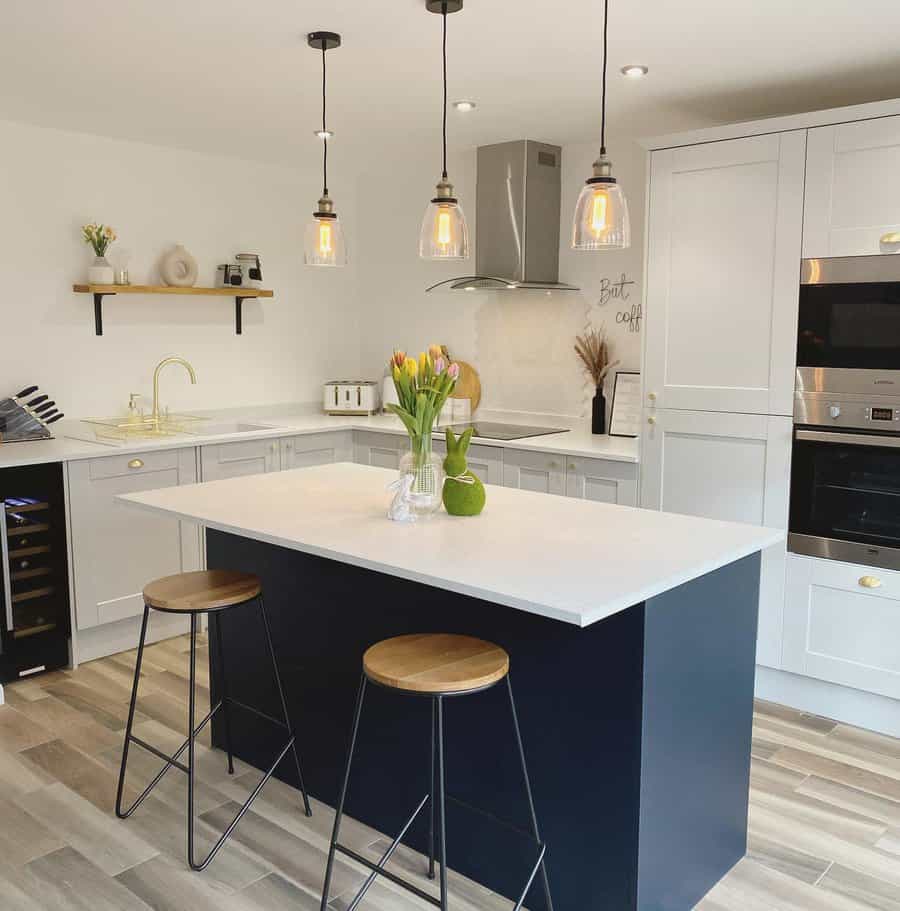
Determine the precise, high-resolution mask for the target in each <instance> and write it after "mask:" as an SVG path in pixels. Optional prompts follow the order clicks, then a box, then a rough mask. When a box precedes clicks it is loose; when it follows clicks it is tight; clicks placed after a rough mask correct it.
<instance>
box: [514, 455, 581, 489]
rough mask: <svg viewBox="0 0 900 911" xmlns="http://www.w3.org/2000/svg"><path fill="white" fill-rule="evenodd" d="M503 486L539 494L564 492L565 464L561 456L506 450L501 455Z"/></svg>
mask: <svg viewBox="0 0 900 911" xmlns="http://www.w3.org/2000/svg"><path fill="white" fill-rule="evenodd" d="M503 486H504V487H518V488H519V489H520V490H536V491H538V492H540V493H555V494H559V495H560V496H562V495H563V494H565V492H566V463H565V458H564V457H563V456H561V455H555V454H553V453H545V452H526V451H524V450H521V449H507V450H506V452H504V453H503Z"/></svg>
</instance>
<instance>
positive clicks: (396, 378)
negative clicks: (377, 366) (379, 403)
mask: <svg viewBox="0 0 900 911" xmlns="http://www.w3.org/2000/svg"><path fill="white" fill-rule="evenodd" d="M391 373H392V375H393V377H394V382H395V383H396V382H398V381H399V379H400V368H399V367H398V366H397V365H396V364H394V367H393V370H392V371H391Z"/></svg>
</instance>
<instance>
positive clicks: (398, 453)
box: [353, 430, 409, 470]
mask: <svg viewBox="0 0 900 911" xmlns="http://www.w3.org/2000/svg"><path fill="white" fill-rule="evenodd" d="M408 450H409V437H407V436H406V435H405V434H399V433H378V432H374V431H370V430H356V431H354V432H353V461H354V462H358V463H359V464H360V465H375V466H377V467H378V468H393V469H395V470H397V469H399V468H400V459H401V458H402V457H403V455H404V454H405V453H406V452H407V451H408Z"/></svg>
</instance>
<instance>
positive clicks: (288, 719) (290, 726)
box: [259, 594, 312, 816]
mask: <svg viewBox="0 0 900 911" xmlns="http://www.w3.org/2000/svg"><path fill="white" fill-rule="evenodd" d="M259 612H260V613H261V614H262V620H263V627H264V628H265V631H266V644H267V645H268V647H269V654H270V655H271V656H272V671H273V672H274V674H275V683H276V685H277V686H278V696H279V698H280V699H281V711H282V712H283V713H284V723H285V726H286V727H287V730H288V736H289V737H290V739H291V740H290V742H291V752H292V753H293V754H294V765H295V766H296V767H297V779H298V781H299V783H300V791H301V793H302V794H303V809H304V811H305V812H306V815H307V816H312V807H311V806H310V805H309V795H308V794H307V793H306V785H305V784H304V783H303V772H301V771H300V757H299V756H298V755H297V740H296V737H295V735H294V726H293V724H291V716H290V715H289V714H288V707H287V700H286V699H285V698H284V688H283V687H282V685H281V674H280V673H279V671H278V659H277V658H276V657H275V645H274V643H273V642H272V630H271V629H270V627H269V615H268V614H267V613H266V605H265V602H264V601H263V596H262V595H261V594H260V596H259Z"/></svg>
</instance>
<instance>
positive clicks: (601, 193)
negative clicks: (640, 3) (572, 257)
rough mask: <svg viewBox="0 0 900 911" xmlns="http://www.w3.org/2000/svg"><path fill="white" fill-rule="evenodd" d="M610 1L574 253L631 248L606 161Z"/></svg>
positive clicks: (624, 206) (624, 209) (623, 206)
mask: <svg viewBox="0 0 900 911" xmlns="http://www.w3.org/2000/svg"><path fill="white" fill-rule="evenodd" d="M608 30H609V0H604V4H603V90H602V95H601V102H600V104H601V107H600V111H601V114H600V156H599V158H597V160H596V161H595V162H594V176H593V177H589V178H588V179H587V181H586V182H585V185H584V187H583V188H582V190H581V195H580V196H579V197H578V202H577V204H576V206H575V218H574V224H573V227H572V249H573V250H587V251H596V250H622V249H624V248H625V247H628V246H629V245H630V244H631V229H630V227H629V223H628V202H627V201H626V199H625V194H624V193H623V192H622V188H621V187H620V186H619V185H618V184H617V183H616V178H615V177H613V176H612V162H611V161H610V160H609V159H608V158H607V157H606V66H607V62H608V57H609V55H608V53H607V33H608Z"/></svg>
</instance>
